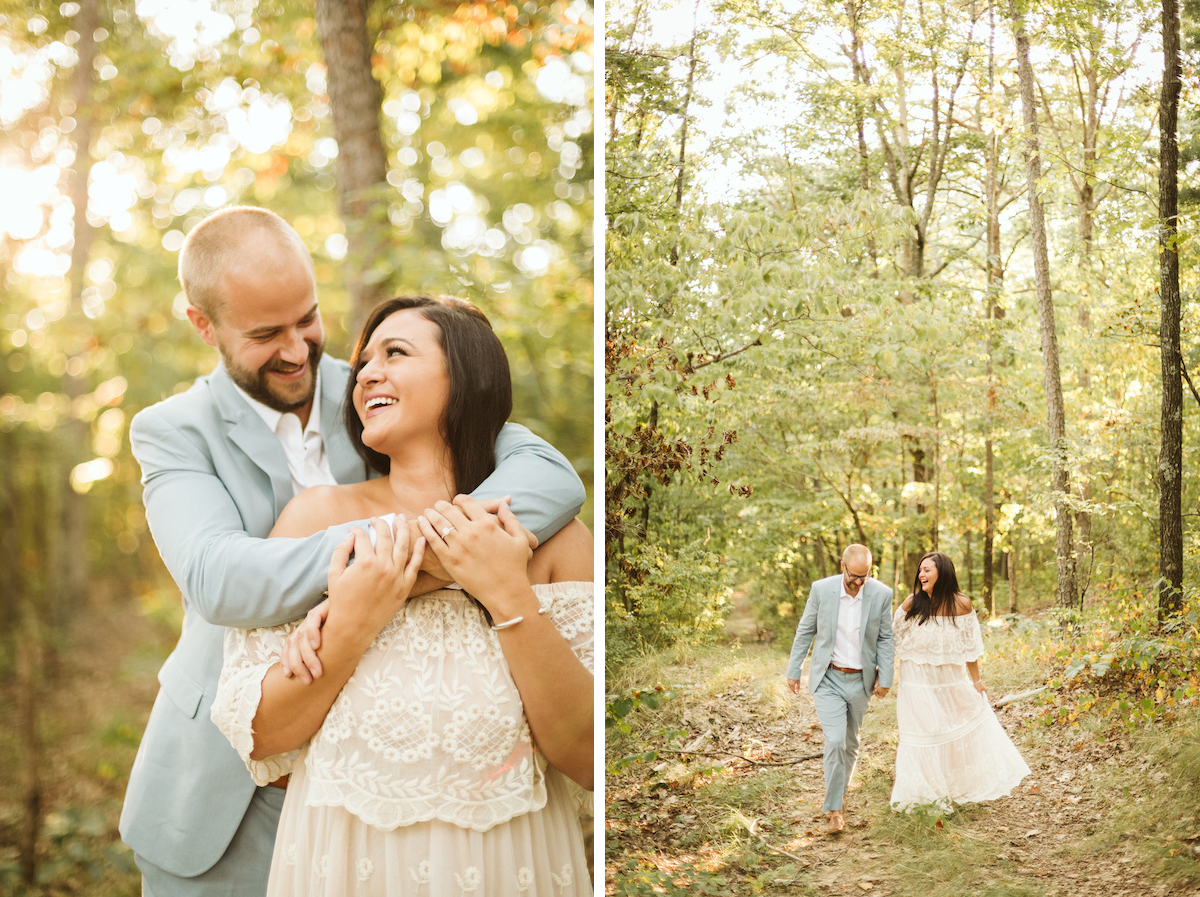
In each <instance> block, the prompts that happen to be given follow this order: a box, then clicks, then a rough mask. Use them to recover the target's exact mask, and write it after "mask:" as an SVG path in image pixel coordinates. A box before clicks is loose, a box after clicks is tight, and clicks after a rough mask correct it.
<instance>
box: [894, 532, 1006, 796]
mask: <svg viewBox="0 0 1200 897" xmlns="http://www.w3.org/2000/svg"><path fill="white" fill-rule="evenodd" d="M892 637H893V639H894V642H895V648H896V663H897V665H898V669H897V693H896V722H897V726H898V727H899V730H900V746H899V749H898V750H897V752H896V782H895V785H894V787H893V788H892V798H891V804H892V807H893V809H897V810H909V809H911V808H912V807H915V806H919V805H928V804H933V805H936V806H937V807H939V808H940V809H942V810H945V811H948V810H950V809H952V807H953V805H954V804H962V803H971V802H978V801H986V800H993V799H994V798H997V797H1001V796H1003V795H1006V794H1008V793H1009V792H1011V791H1012V790H1013V789H1014V788H1015V787H1016V786H1017V785H1018V784H1019V783H1020V781H1021V779H1023V778H1024V777H1025V776H1027V775H1029V767H1028V766H1027V765H1026V764H1025V761H1024V760H1023V759H1021V755H1020V753H1018V751H1017V748H1016V746H1015V745H1014V744H1013V743H1012V741H1011V740H1010V739H1009V737H1008V734H1007V733H1006V732H1005V731H1004V729H1003V727H1002V726H1001V725H1000V721H999V720H998V719H996V714H995V713H994V712H993V711H992V707H991V704H990V702H989V701H988V698H987V689H986V688H985V687H984V684H983V679H982V678H981V677H980V672H979V658H981V657H982V656H983V639H982V637H981V635H980V632H979V620H978V618H977V617H976V616H975V612H974V611H973V610H972V609H971V599H969V598H968V597H967V596H966V595H964V594H962V592H960V591H959V589H958V576H957V575H956V574H955V572H954V564H953V563H951V561H950V559H949V558H948V557H946V555H944V554H942V553H941V552H937V551H935V552H932V553H930V554H927V555H925V557H923V558H922V559H921V564H920V567H919V568H918V572H917V579H916V582H914V583H913V593H912V594H911V595H909V596H908V598H906V599H905V601H904V603H903V604H901V605H900V607H898V608H897V609H896V614H895V617H894V619H893V621H892Z"/></svg>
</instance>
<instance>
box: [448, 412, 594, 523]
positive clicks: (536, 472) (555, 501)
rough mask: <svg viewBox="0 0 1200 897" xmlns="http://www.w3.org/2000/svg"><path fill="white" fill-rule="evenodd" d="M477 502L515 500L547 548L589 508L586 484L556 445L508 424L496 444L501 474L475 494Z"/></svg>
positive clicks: (497, 471)
mask: <svg viewBox="0 0 1200 897" xmlns="http://www.w3.org/2000/svg"><path fill="white" fill-rule="evenodd" d="M471 495H472V496H474V497H475V498H503V497H504V496H505V495H511V496H512V505H511V507H512V512H513V513H514V514H516V515H517V519H518V520H520V521H521V525H522V526H524V527H526V528H527V529H529V530H531V531H532V532H533V534H534V535H535V536H537V537H538V541H539V542H545V541H546V540H547V539H549V538H550V537H551V536H553V535H554V534H555V533H557V532H558V531H559V530H560V529H562V528H563V527H564V526H566V525H567V524H568V523H570V522H571V520H572V519H573V518H574V517H575V515H576V514H578V513H579V509H580V508H582V507H583V499H584V491H583V481H582V480H580V479H579V474H577V473H576V472H575V470H574V468H572V467H571V463H570V462H569V461H568V460H567V459H566V458H565V457H564V456H563V454H562V453H561V452H559V451H558V449H556V448H555V447H554V446H552V445H550V443H548V442H546V441H545V440H544V439H540V438H539V437H537V436H534V435H533V433H531V432H530V431H529V430H527V429H526V428H525V427H522V426H521V425H520V424H505V425H504V427H503V428H502V429H501V430H500V435H499V436H498V437H497V438H496V469H495V471H493V472H492V475H491V476H489V477H488V478H487V479H486V480H484V481H483V482H482V483H480V484H479V486H478V488H476V489H475V491H474V492H472V493H471Z"/></svg>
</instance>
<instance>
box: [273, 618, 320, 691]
mask: <svg viewBox="0 0 1200 897" xmlns="http://www.w3.org/2000/svg"><path fill="white" fill-rule="evenodd" d="M328 616H329V599H328V598H326V599H325V600H324V601H322V602H321V603H320V604H318V605H317V606H316V607H314V608H313V609H312V610H310V611H309V612H308V614H307V615H306V616H305V617H304V622H303V623H301V624H300V626H299V627H298V628H297V629H296V630H295V631H294V632H292V634H291V635H289V636H288V637H287V641H285V642H284V643H283V656H282V657H280V658H279V659H280V662H281V663H282V664H283V675H284V676H286V677H288V678H289V679H290V678H292V677H293V676H295V677H296V678H297V679H299V680H300V681H301V682H303V683H304V684H305V685H308V684H310V683H311V682H312V681H313V680H314V679H316V678H318V677H319V676H320V675H321V659H320V658H319V657H317V651H318V650H319V649H320V647H321V627H322V626H324V625H325V619H326V618H327V617H328Z"/></svg>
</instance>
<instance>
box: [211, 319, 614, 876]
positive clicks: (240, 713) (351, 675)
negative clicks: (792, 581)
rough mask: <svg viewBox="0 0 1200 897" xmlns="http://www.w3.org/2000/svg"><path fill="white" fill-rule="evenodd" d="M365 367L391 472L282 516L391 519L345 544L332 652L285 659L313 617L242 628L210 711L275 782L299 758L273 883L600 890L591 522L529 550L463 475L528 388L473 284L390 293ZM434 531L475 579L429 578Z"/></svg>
mask: <svg viewBox="0 0 1200 897" xmlns="http://www.w3.org/2000/svg"><path fill="white" fill-rule="evenodd" d="M353 369H354V374H355V376H353V377H352V378H351V381H350V387H349V390H348V393H347V422H348V423H349V424H350V425H351V426H350V427H349V429H350V431H351V436H352V438H353V439H354V440H355V441H356V442H357V444H358V446H357V447H358V448H359V450H360V453H361V454H362V455H363V457H364V459H365V460H366V461H367V462H368V463H369V464H371V466H373V467H374V468H375V469H376V470H378V471H379V472H380V473H381V474H383V475H382V476H380V477H377V478H375V479H372V480H368V481H367V482H364V483H360V484H356V485H350V486H328V487H317V488H314V489H309V490H307V491H305V492H302V493H300V494H299V495H298V496H297V497H296V498H295V499H294V500H293V501H292V502H291V503H290V504H289V505H288V506H287V508H285V510H284V512H283V514H282V515H281V517H280V520H279V523H278V524H277V525H276V528H275V531H274V532H273V533H272V535H281V536H304V535H307V534H309V533H312V532H316V531H319V530H320V529H323V528H325V527H327V526H330V525H333V524H336V523H341V522H346V521H350V520H361V519H366V518H368V517H369V518H372V533H371V534H370V536H369V535H368V533H365V532H363V531H362V530H356V531H355V532H354V534H353V535H352V536H351V537H350V538H349V539H348V540H347V541H346V542H345V543H343V545H342V546H341V547H340V548H339V549H338V551H337V552H336V553H335V556H334V558H333V560H332V562H331V564H330V571H329V600H328V603H327V607H326V609H325V614H326V617H325V621H324V625H323V628H322V629H321V638H320V648H319V661H320V675H319V676H318V677H317V678H315V679H314V680H313V681H312V682H311V683H308V684H305V683H304V682H301V681H300V678H299V677H289V676H288V675H287V674H286V673H285V671H284V670H283V668H282V666H281V664H280V662H279V661H280V655H281V651H282V649H283V646H284V643H285V640H286V638H287V636H288V635H289V634H290V633H291V632H293V631H294V630H295V629H296V628H297V626H299V623H295V624H288V625H286V626H281V627H274V628H270V629H258V630H251V631H240V630H231V631H230V633H229V635H228V636H227V638H226V644H225V667H224V670H223V673H222V679H221V685H220V689H219V691H218V695H217V699H216V702H215V704H214V707H213V711H212V716H213V720H214V722H216V723H217V725H218V726H219V727H220V728H221V729H222V731H224V732H225V734H226V736H227V737H228V738H229V740H230V741H231V743H232V744H233V745H234V747H235V748H237V750H238V751H239V752H240V753H241V754H242V756H243V758H245V759H246V762H247V766H248V767H249V768H250V771H251V773H252V774H253V775H254V778H255V780H256V781H257V782H259V783H260V784H265V783H268V782H273V781H274V782H277V781H278V780H280V779H281V778H283V777H285V776H290V778H289V780H288V782H287V798H286V800H285V803H284V808H283V813H282V817H281V819H280V824H279V833H278V836H277V839H276V844H275V853H274V857H273V859H272V866H271V877H270V884H269V889H268V892H269V894H271V895H280V897H282V895H287V897H304V895H331V897H332V895H339V897H340V895H354V894H359V895H389V897H393V895H406V897H407V895H413V897H424V895H434V897H443V895H455V897H458V895H476V897H492V895H496V897H505V895H512V897H535V895H554V897H562V895H585V894H587V895H590V894H591V893H592V888H591V884H590V881H589V878H588V868H587V861H586V857H585V854H584V844H583V836H582V833H581V828H580V822H579V803H578V800H577V799H578V798H579V797H580V795H581V789H580V786H582V788H585V789H588V790H590V789H591V786H592V757H593V748H592V731H593V729H592V727H593V722H592V716H593V714H592V708H593V698H592V682H593V678H592V665H593V651H592V646H593V614H592V604H593V585H592V583H591V579H592V539H591V536H590V534H589V533H588V531H587V529H586V527H584V526H583V525H582V524H581V523H579V522H578V521H572V523H570V524H568V525H567V526H566V527H565V528H564V529H563V530H562V531H560V532H559V533H558V534H557V535H555V536H554V537H553V538H551V539H549V540H547V542H546V543H545V544H544V545H542V546H541V547H539V548H538V549H537V551H536V552H534V553H533V555H532V557H531V556H530V551H529V546H528V543H527V542H526V539H525V536H524V533H523V531H522V530H521V528H520V526H519V525H518V524H517V522H516V519H515V517H513V515H512V513H511V512H509V511H508V509H507V507H506V506H502V507H501V508H500V510H499V512H498V513H497V514H491V513H487V511H485V510H484V508H483V507H482V506H480V505H479V504H477V503H476V502H474V501H473V500H471V499H470V498H469V497H466V496H465V495H463V493H466V492H468V491H470V490H471V489H472V488H474V486H475V485H477V484H478V482H480V481H481V480H482V479H483V478H484V477H485V476H486V475H487V474H488V473H489V472H490V470H491V466H492V461H491V458H492V454H493V452H492V449H491V445H492V443H493V442H494V440H495V437H496V434H497V433H498V431H499V428H500V427H501V426H502V425H503V423H504V421H505V419H506V418H507V417H508V414H509V412H510V410H511V385H510V379H509V371H508V363H507V359H506V358H505V356H504V351H503V348H502V347H501V346H500V343H499V341H498V340H497V339H496V337H495V334H494V333H493V332H492V330H491V327H490V325H489V324H488V323H487V319H486V318H484V317H483V315H482V313H480V312H479V311H478V310H477V309H475V308H474V307H473V306H470V305H469V304H468V303H465V302H462V301H461V300H429V299H395V300H390V301H389V302H386V303H384V304H383V305H381V306H380V307H379V308H378V309H376V311H375V312H374V313H373V314H372V316H371V318H370V319H369V320H368V322H367V324H366V326H365V328H364V330H363V333H362V335H361V336H360V337H359V341H358V346H357V348H356V349H355V352H354V356H353ZM455 496H457V497H455ZM397 508H400V509H402V510H403V512H404V513H402V514H400V515H399V516H398V517H397V518H396V525H395V527H394V529H393V527H392V526H391V525H389V523H388V522H386V521H385V520H383V519H380V518H381V517H383V515H385V514H388V513H389V512H395V511H396V510H397ZM410 521H412V522H411V523H410ZM425 551H432V552H433V553H434V554H435V555H436V556H437V559H438V560H439V561H440V563H441V565H442V567H443V568H444V571H443V572H445V574H446V576H445V578H446V579H452V580H453V581H454V583H455V584H456V587H455V588H448V589H442V590H438V591H435V592H432V593H430V594H427V595H421V596H417V597H414V598H412V599H411V600H410V599H409V597H408V596H409V591H410V590H411V589H412V586H413V583H414V581H415V579H416V576H417V574H418V568H419V567H420V565H421V561H422V556H423V553H424V552H425ZM351 556H353V563H349V561H350V558H351Z"/></svg>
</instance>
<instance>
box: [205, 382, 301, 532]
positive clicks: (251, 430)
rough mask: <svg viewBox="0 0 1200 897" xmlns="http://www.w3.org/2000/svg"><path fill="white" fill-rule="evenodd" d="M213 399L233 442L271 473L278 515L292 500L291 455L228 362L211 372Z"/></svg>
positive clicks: (253, 462) (257, 464)
mask: <svg viewBox="0 0 1200 897" xmlns="http://www.w3.org/2000/svg"><path fill="white" fill-rule="evenodd" d="M208 385H209V388H210V389H211V390H212V394H213V401H214V402H215V403H216V405H217V408H218V409H220V411H221V417H222V418H224V420H225V422H226V424H227V425H228V427H229V441H230V442H232V443H233V444H234V445H236V446H237V447H238V448H240V449H241V450H242V452H243V453H245V455H246V458H247V460H249V461H250V463H251V464H253V465H254V466H255V467H257V468H258V469H259V470H261V471H262V472H263V473H265V474H266V475H267V478H268V479H269V480H270V481H271V492H272V493H273V496H274V499H275V516H276V517H278V516H279V515H280V514H281V513H282V512H283V506H284V505H286V504H287V503H288V502H289V501H291V500H292V494H293V493H292V475H291V474H290V473H289V472H288V466H287V456H286V455H285V454H284V453H283V446H282V445H280V443H279V440H278V439H276V438H275V434H274V433H272V432H271V431H270V430H269V429H268V428H267V425H266V424H265V423H264V422H263V419H262V418H261V417H259V416H258V415H257V414H255V413H254V410H253V409H252V408H251V407H250V406H249V405H247V404H246V402H245V400H243V399H242V397H241V396H240V395H238V392H237V390H236V389H234V386H233V381H232V380H230V379H229V373H228V371H226V370H225V365H223V364H219V365H217V367H216V369H215V370H214V371H213V372H212V373H211V374H210V375H209V378H208Z"/></svg>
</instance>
